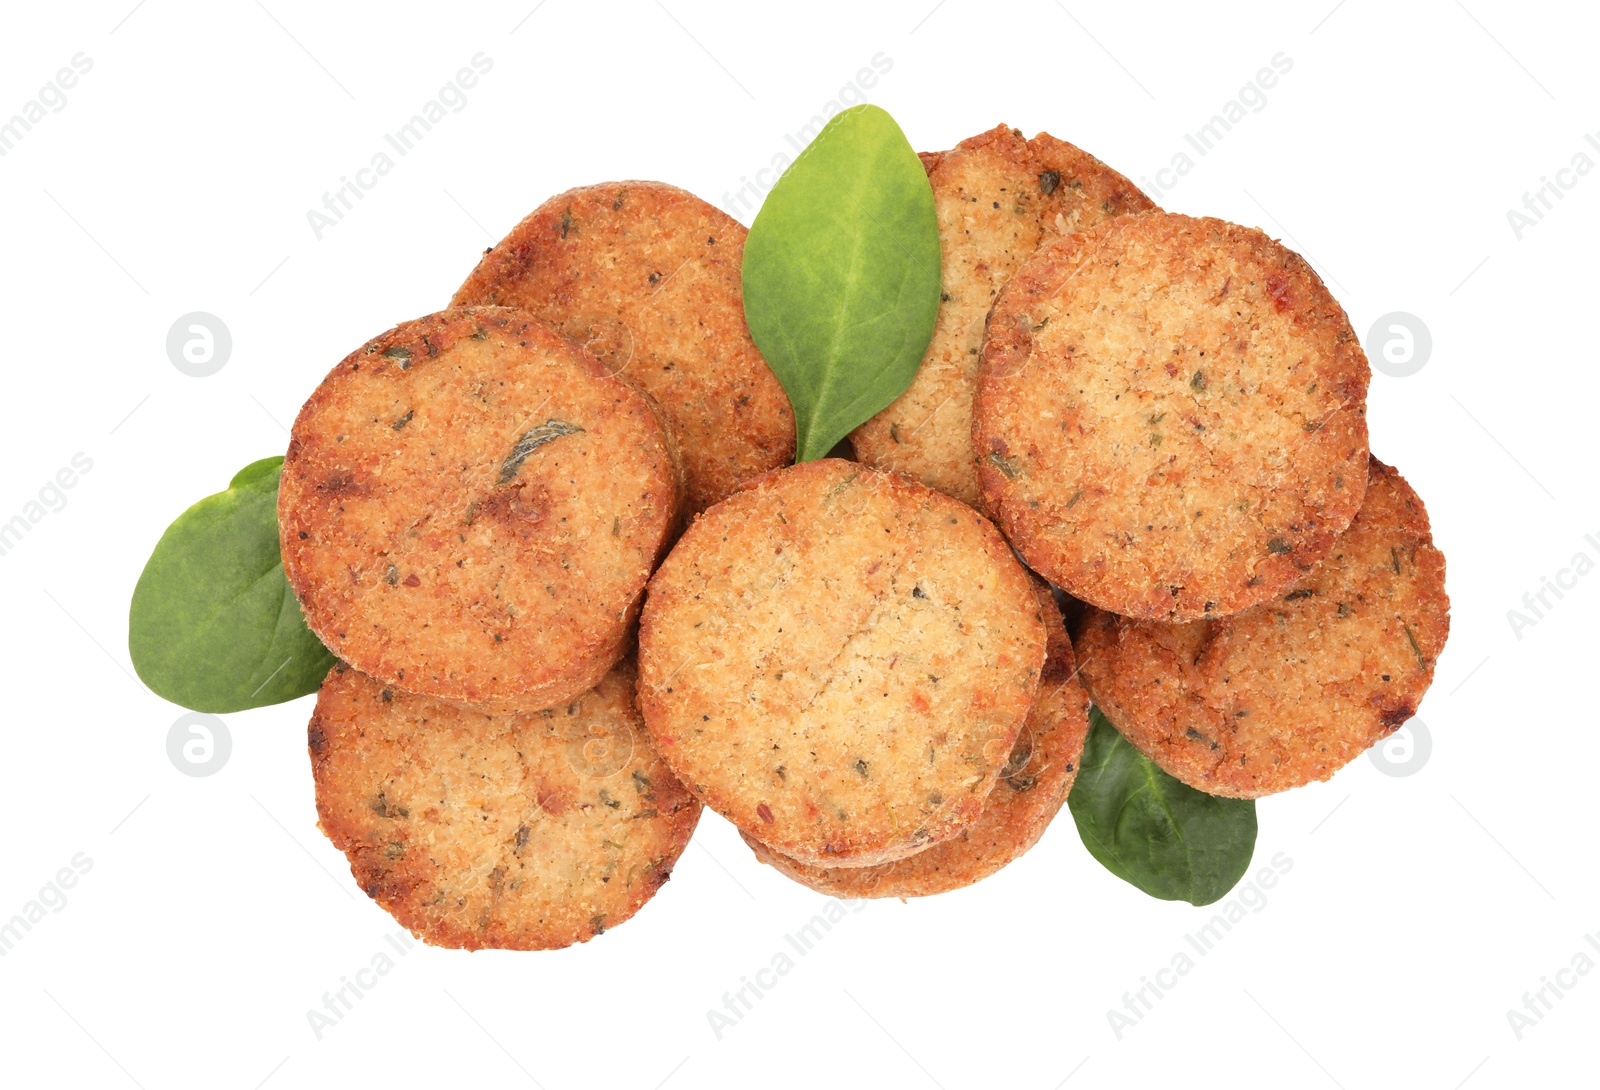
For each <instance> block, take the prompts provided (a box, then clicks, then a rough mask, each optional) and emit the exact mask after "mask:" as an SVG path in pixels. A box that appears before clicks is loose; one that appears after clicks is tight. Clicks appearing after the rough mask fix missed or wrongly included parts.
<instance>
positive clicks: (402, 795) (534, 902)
mask: <svg viewBox="0 0 1600 1090" xmlns="http://www.w3.org/2000/svg"><path fill="white" fill-rule="evenodd" d="M634 678H635V672H634V665H633V660H632V658H631V657H630V658H627V659H624V660H623V661H622V662H620V663H618V664H617V666H616V668H615V669H614V670H612V671H611V672H610V673H609V674H607V675H606V676H605V678H604V679H602V680H601V682H600V684H599V685H598V686H596V687H595V688H594V689H592V690H591V691H589V692H587V693H584V694H583V695H582V696H579V697H578V698H577V699H575V700H573V701H571V702H570V703H568V704H565V705H563V706H562V707H559V708H551V709H549V710H546V711H542V712H534V713H532V714H521V713H518V714H511V715H499V716H494V715H485V714H483V713H482V712H475V711H468V710H466V709H463V708H458V707H456V706H454V705H451V704H446V703H444V702H442V701H438V700H434V699H432V698H430V697H425V696H414V695H411V694H409V693H403V692H400V691H399V690H396V689H389V688H387V687H385V686H384V685H383V683H382V682H380V681H377V680H375V679H373V678H371V677H368V676H367V675H366V674H363V673H361V672H359V671H357V670H354V669H351V668H349V667H347V666H345V665H344V664H342V663H341V664H339V665H338V666H335V667H334V669H333V670H332V671H331V672H329V674H328V677H327V679H326V680H325V681H323V683H322V689H321V690H320V691H319V692H318V693H317V707H316V711H315V712H314V713H313V714H312V717H311V726H310V728H309V730H308V740H309V745H310V750H311V771H312V774H313V776H314V777H315V780H316V786H317V819H318V823H319V824H320V825H321V827H322V831H323V832H324V833H326V834H327V836H328V839H329V840H331V841H333V844H334V846H335V847H336V848H338V849H339V850H340V851H342V852H344V854H345V855H346V857H348V858H349V860H350V873H351V874H353V875H354V876H355V879H356V882H357V883H359V884H360V886H361V888H362V889H363V890H364V891H366V894H367V896H369V897H371V898H372V899H373V900H375V901H377V902H378V903H379V904H380V905H382V906H383V908H384V910H385V911H387V912H388V913H389V914H390V915H392V916H393V917H394V918H395V919H396V920H399V921H400V922H401V923H402V924H404V925H405V926H406V927H407V928H409V929H410V930H411V931H412V932H413V933H414V934H416V935H417V936H418V937H420V938H422V939H423V940H425V941H427V942H429V943H432V944H433V945H435V946H448V947H454V948H457V949H463V950H479V949H484V948H498V949H508V950H550V949H555V948H556V947H561V946H571V945H572V944H573V943H577V942H587V941H588V940H589V939H591V938H593V937H594V936H595V935H598V934H600V933H601V932H602V931H607V930H610V929H611V928H613V927H615V926H617V925H618V924H620V923H622V922H623V921H624V920H627V919H628V918H629V917H630V916H632V915H633V914H634V913H635V912H637V911H639V908H640V906H641V905H643V904H644V903H645V902H646V901H648V900H649V899H650V898H651V897H653V896H654V895H655V892H656V890H658V889H660V888H661V885H662V883H663V882H665V881H666V880H667V878H668V877H669V876H670V875H671V873H672V866H673V863H674V862H676V860H677V858H678V856H679V855H681V854H682V853H683V849H684V848H685V847H686V846H687V845H688V843H689V836H690V834H691V833H693V832H694V826H695V822H696V821H698V820H699V817H700V804H699V803H698V802H696V801H695V799H694V797H693V796H692V795H690V794H689V793H688V792H687V791H685V790H684V789H683V786H682V785H681V784H680V783H678V781H677V780H675V779H674V778H673V777H672V773H671V772H669V771H668V770H667V767H666V766H665V765H664V764H662V763H661V758H660V757H658V756H657V755H656V752H655V750H654V748H652V746H651V745H650V739H649V737H648V736H647V735H646V734H645V732H644V725H643V723H642V722H641V721H640V719H639V713H638V711H637V710H636V709H635V707H634V699H633V688H634Z"/></svg>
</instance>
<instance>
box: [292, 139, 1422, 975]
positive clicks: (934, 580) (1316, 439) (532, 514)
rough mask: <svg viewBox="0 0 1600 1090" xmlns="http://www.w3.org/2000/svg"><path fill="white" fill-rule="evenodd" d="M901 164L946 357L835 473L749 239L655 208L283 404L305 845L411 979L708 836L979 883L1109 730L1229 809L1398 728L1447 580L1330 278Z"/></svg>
mask: <svg viewBox="0 0 1600 1090" xmlns="http://www.w3.org/2000/svg"><path fill="white" fill-rule="evenodd" d="M922 158H923V163H924V165H925V167H926V169H927V173H928V179H929V183H930V185H931V186H932V189H933V193H934V197H935V204H936V208H937V215H938V221H939V231H940V239H941V248H942V259H943V295H942V302H941V305H940V312H939V316H938V321H937V326H936V329H935V332H934V335H933V339H932V343H931V344H930V345H929V347H928V350H927V353H926V355H925V357H924V359H923V362H922V365H921V369H920V371H919V372H918V374H917V375H916V377H915V379H914V381H913V382H912V383H911V385H910V387H909V388H908V389H907V390H906V391H905V392H904V394H903V395H901V396H900V397H899V398H898V400H896V401H894V402H893V403H892V404H891V405H889V406H888V407H887V408H885V409H884V410H883V411H881V412H879V413H878V414H877V415H875V416H873V417H872V418H871V419H870V420H866V421H864V422H862V423H861V425H860V426H859V427H858V428H857V429H856V430H855V431H854V433H853V434H852V436H851V447H852V448H853V457H830V458H826V459H822V460H820V461H814V462H807V463H804V464H800V465H795V464H793V462H794V454H795V422H794V415H793V412H792V410H791V407H790V403H789V400H788V398H787V397H786V395H785V393H784V389H783V387H782V385H781V384H780V383H779V381H778V379H777V378H776V377H775V376H774V374H773V372H772V371H771V370H770V369H769V368H768V367H767V365H766V362H765V361H764V360H763V359H762V356H761V353H760V352H759V351H758V349H757V347H756V345H755V343H754V342H753V341H752V339H751V336H750V333H749V331H748V329H747V327H746V324H745V318H744V310H743V299H742V295H741V270H740V262H741V255H742V251H743V247H744V240H745V234H746V232H745V229H744V228H743V227H742V226H740V225H739V224H738V223H737V222H735V221H734V220H732V219H730V218H729V217H728V216H726V215H725V214H723V213H722V212H720V211H718V210H717V209H715V208H713V207H712V206H710V205H708V204H706V203H705V202H703V201H701V200H699V199H698V198H696V197H694V196H692V195H690V194H688V193H685V192H683V191H682V190H679V189H676V188H674V187H672V186H668V185H664V184H661V183H656V182H619V183H613V184H604V185H594V186H588V187H584V188H581V189H575V190H572V191H570V192H568V193H564V194H561V195H560V196H557V197H554V198H552V199H551V200H549V201H547V202H546V203H545V204H544V205H542V206H541V207H539V208H538V209H537V210H535V211H534V212H533V213H532V214H531V215H530V216H528V217H527V219H525V220H524V221H523V222H522V223H520V224H519V225H518V226H517V227H516V228H515V229H514V230H513V231H512V232H511V233H510V235H508V236H507V237H506V238H505V239H504V240H503V241H502V242H500V243H499V244H498V245H497V246H495V247H493V248H492V249H491V250H489V251H487V252H486V253H485V254H484V256H483V257H482V259H481V261H480V262H479V263H478V266H477V267H476V268H475V269H474V270H473V271H472V273H471V275H470V276H469V277H468V278H467V280H466V282H465V283H464V284H463V285H462V286H461V288H460V289H459V290H458V291H457V292H456V293H455V296H454V298H453V299H452V300H451V301H450V306H449V307H448V308H446V309H444V310H442V311H440V312H438V313H436V314H431V315H428V316H426V317H422V318H418V319H416V320H414V321H409V322H405V323H403V324H401V325H399V326H397V327H395V328H394V329H391V330H389V331H388V332H386V333H382V334H380V335H379V336H377V337H375V338H373V339H372V340H371V341H369V342H367V343H366V344H364V345H362V346H361V347H360V348H358V349H357V350H356V351H354V352H352V353H351V354H350V355H349V356H347V357H346V358H345V359H344V360H342V361H341V362H339V363H338V364H337V366H335V367H334V368H333V370H332V371H330V372H329V373H328V375H327V377H326V378H325V379H324V380H323V382H322V384H321V385H320V386H319V387H318V388H317V390H316V391H315V392H314V393H313V394H312V396H311V398H310V400H308V401H307V402H306V404H305V406H304V408H303V409H302V410H301V412H300V414H299V417H298V418H297V419H296V421H295V425H294V429H293V434H292V439H291V442H290V446H289V450H288V453H287V456H286V459H285V462H284V466H283V473H282V479H281V485H280V492H279V526H280V533H281V545H282V554H283V562H284V567H285V571H286V573H287V576H288V579H289V582H290V585H291V587H292V588H293V591H294V593H295V595H296V597H297V598H298V599H299V602H300V604H301V606H302V608H303V610H304V614H305V617H306V621H307V623H308V624H309V625H310V627H311V629H312V631H313V632H315V633H316V635H317V636H318V637H319V638H320V639H321V640H322V641H323V642H324V643H325V644H326V645H327V646H328V647H329V648H330V649H331V650H332V651H333V652H334V654H335V655H337V656H338V659H339V663H338V665H337V666H336V667H335V668H334V669H333V671H332V672H331V673H330V674H329V675H328V677H327V679H326V681H325V682H324V684H323V686H322V688H321V691H320V692H319V694H318V697H317V703H316V710H315V713H314V715H313V717H312V720H311V724H310V728H309V732H308V739H309V748H310V755H311V764H312V770H313V773H314V776H315V781H316V798H317V811H318V816H319V820H320V824H321V827H322V829H323V830H324V832H325V833H326V834H327V836H328V837H329V838H330V839H331V840H332V841H333V843H334V844H335V845H337V846H338V848H340V849H341V850H342V851H344V852H345V854H346V855H347V856H348V858H349V860H350V867H351V871H352V874H353V875H354V877H355V879H356V881H357V882H358V883H359V884H360V885H361V887H362V889H364V890H365V891H366V892H367V894H368V895H369V896H371V897H372V898H373V899H375V900H376V901H377V902H378V903H379V904H380V905H382V906H383V907H384V908H385V909H386V910H387V911H389V912H390V913H391V914H392V915H393V916H394V917H395V918H396V919H397V920H398V921H399V922H400V923H402V924H403V925H405V926H406V927H407V928H409V929H411V930H412V931H413V932H415V933H416V934H418V935H419V936H421V937H422V938H424V939H426V940H427V941H429V942H432V943H435V944H438V945H441V946H449V947H457V948H465V949H479V948H486V947H497V948H512V949H549V948H555V947H562V946H567V945H571V944H573V943H579V942H584V941H587V940H588V939H590V938H591V937H593V936H595V935H598V934H600V933H602V932H603V931H606V930H608V929H610V928H612V927H615V926H616V925H618V924H620V923H623V922H624V921H626V920H628V919H629V918H630V917H631V916H632V915H633V914H634V913H635V912H637V911H638V910H639V909H640V907H641V906H642V905H643V904H644V903H645V902H646V901H647V900H649V899H650V898H651V897H652V896H653V895H654V894H655V892H656V891H657V890H658V889H659V888H660V887H661V886H662V884H663V883H664V882H665V881H666V880H667V878H668V876H669V875H670V873H671V871H672V868H673V865H674V863H675V862H676V860H677V859H678V857H679V855H681V854H682V852H683V850H684V848H685V847H686V846H687V844H688V841H689V838H690V836H691V835H692V834H693V832H694V828H695V825H696V823H697V821H698V819H699V816H700V811H701V808H702V807H703V806H710V807H711V808H713V809H714V810H716V811H717V812H718V813H720V814H722V815H723V816H724V817H726V818H727V819H728V820H729V821H731V822H733V823H734V824H735V825H736V826H737V827H738V829H739V831H740V832H741V834H742V835H743V837H744V839H745V840H746V841H747V842H748V844H749V845H750V847H751V849H752V850H753V851H754V853H755V855H756V857H757V858H758V859H760V860H762V861H763V862H765V863H768V864H770V865H771V866H772V867H774V868H775V869H777V870H778V871H780V872H781V873H783V874H785V875H788V876H789V877H791V878H793V879H794V880H796V881H798V882H801V883H803V884H805V885H807V886H809V887H811V888H813V889H816V890H819V891H823V892H825V893H828V894H830V895H833V896H837V897H900V898H906V897H916V896H925V895H929V894H934V893H940V892H945V891H948V890H952V889H957V888H960V887H963V886H966V885H969V884H971V883H973V882H976V881H978V880H980V879H982V878H985V877H987V876H989V875H991V874H993V873H995V872H996V871H998V870H999V869H1000V868H1002V867H1004V866H1005V865H1006V864H1008V863H1010V862H1011V861H1013V860H1015V859H1016V858H1018V857H1019V856H1020V855H1022V854H1023V853H1024V852H1026V851H1027V850H1028V849H1029V848H1030V847H1032V846H1033V845H1034V844H1035V843H1036V842H1037V841H1038V840H1039V838H1040V837H1041V836H1042V834H1043V833H1044V830H1045V829H1046V827H1047V826H1048V825H1049V823H1050V822H1051V820H1052V819H1053V818H1055V817H1056V815H1057V814H1058V813H1059V812H1060V811H1061V809H1062V806H1063V804H1064V802H1065V801H1066V799H1067V796H1068V793H1069V792H1070V791H1071V789H1072V784H1073V778H1074V774H1075V772H1076V770H1077V767H1078V765H1079V763H1080V762H1081V760H1082V755H1083V750H1084V742H1085V737H1086V734H1087V732H1088V711H1089V706H1090V701H1091V700H1092V701H1093V702H1094V704H1095V705H1097V706H1098V707H1099V708H1100V709H1101V710H1102V711H1103V712H1104V714H1105V715H1106V717H1107V718H1108V719H1109V721H1110V722H1111V723H1112V724H1113V725H1114V726H1115V727H1116V728H1117V729H1118V730H1119V731H1120V732H1121V733H1122V734H1123V735H1124V736H1125V737H1126V738H1127V739H1128V740H1129V741H1130V742H1131V743H1133V745H1134V746H1136V747H1137V748H1138V749H1139V750H1140V751H1141V752H1142V753H1143V754H1145V755H1146V756H1147V757H1148V758H1149V759H1150V760H1151V761H1153V762H1154V763H1155V764H1156V765H1158V766H1159V767H1160V768H1162V769H1164V770H1166V771H1167V772H1168V773H1170V774H1171V775H1173V776H1175V777H1177V778H1178V779H1179V780H1181V781H1182V782H1184V783H1186V784H1188V785H1190V786H1192V787H1195V788H1197V789H1199V790H1201V791H1205V792H1209V793H1211V794H1215V795H1223V796H1231V797H1237V798H1256V797H1260V796H1263V795H1268V794H1271V793H1274V792H1278V791H1284V790H1287V789H1289V788H1292V787H1296V786H1299V785H1302V784H1306V783H1309V782H1312V781H1315V780H1322V779H1326V778H1328V777H1329V776H1331V775H1332V774H1333V773H1334V772H1335V771H1337V770H1338V769H1339V768H1340V767H1342V766H1343V765H1344V764H1346V763H1347V762H1349V761H1350V760H1352V759H1353V758H1354V757H1356V756H1357V755H1359V754H1360V753H1361V752H1363V751H1364V750H1366V749H1367V748H1368V747H1370V746H1371V745H1373V744H1374V743H1375V742H1377V741H1379V740H1381V739H1383V738H1385V737H1387V736H1388V735H1389V734H1391V733H1392V732H1394V731H1395V730H1396V729H1398V728H1399V727H1400V726H1401V725H1402V724H1403V723H1405V722H1406V720H1407V719H1408V718H1410V717H1411V716H1412V714H1413V713H1414V711H1415V709H1416V707H1417V704H1418V702H1419V701H1420V700H1421V698H1422V696H1423V693H1424V692H1425V691H1426V690H1427V688H1428V686H1429V684H1430V682H1431V681H1432V677H1433V672H1434V663H1435V661H1436V659H1437V657H1438V655H1439V653H1440V651H1441V650H1442V648H1443V646H1444V643H1445V639H1446V635H1447V633H1448V629H1449V602H1448V598H1447V596H1446V594H1445V587H1444V559H1443V557H1442V555H1441V554H1440V552H1439V551H1438V549H1437V548H1435V547H1434V544H1433V541H1432V538H1431V536H1430V532H1429V524H1428V517H1427V513H1426V511H1425V510H1424V508H1423V505H1422V501H1421V500H1420V499H1419V498H1418V496H1417V494H1416V493H1415V492H1414V491H1413V490H1412V489H1411V487H1410V486H1409V485H1408V484H1407V483H1406V482H1405V480H1404V479H1403V478H1402V477H1401V476H1400V474H1399V473H1398V472H1396V471H1395V470H1394V469H1392V468H1390V467H1389V466H1387V465H1385V464H1383V463H1382V462H1380V461H1378V460H1377V459H1376V458H1374V457H1373V456H1372V455H1371V453H1370V452H1369V450H1368V437H1367V423H1366V412H1365V403H1366V394H1367V385H1368V379H1369V371H1368V366H1367V361H1366V358H1365V356H1364V354H1363V352H1362V349H1361V346H1360V343H1359V342H1358V340H1357V338H1356V337H1355V335H1354V333H1353V332H1352V331H1351V328H1350V323H1349V320H1348V318H1347V317H1346V315H1345V313H1344V311H1343V310H1342V309H1341V308H1340V306H1339V304H1338V303H1337V302H1336V301H1335V300H1334V299H1333V298H1332V297H1331V296H1330V295H1329V293H1328V291H1327V289H1326V288H1325V287H1324V285H1323V283H1322V281H1321V280H1320V279H1319V278H1318V277H1317V275H1316V274H1315V273H1314V272H1313V271H1312V269H1311V268H1310V267H1309V266H1308V265H1307V263H1306V262H1305V261H1304V260H1302V259H1301V258H1300V257H1299V256H1298V255H1296V254H1295V253H1293V252H1291V251H1289V250H1288V249H1286V248H1284V247H1283V246H1281V245H1280V244H1279V243H1277V242H1275V241H1273V240H1272V239H1271V238H1269V237H1267V236H1266V235H1264V234H1262V233H1261V232H1260V231H1257V230H1254V229H1251V228H1247V227H1241V226H1238V225H1235V224H1230V223H1225V222H1222V221H1219V220H1213V219H1202V218H1192V217H1189V216H1183V215H1177V214H1170V213H1166V212H1164V211H1162V210H1161V209H1159V208H1157V207H1156V206H1155V205H1154V204H1153V203H1152V202H1151V201H1150V200H1149V199H1148V198H1147V197H1146V196H1145V195H1144V194H1143V193H1141V192H1140V191H1139V190H1138V189H1137V188H1136V187H1135V186H1134V185H1132V184H1131V183H1130V182H1129V181H1128V180H1127V179H1126V178H1125V177H1123V176H1122V175H1121V174H1119V173H1117V172H1116V171H1114V170H1112V169H1110V168H1109V167H1107V166H1106V165H1104V164H1103V163H1101V162H1100V161H1099V160H1097V159H1095V158H1094V157H1093V156H1091V155H1088V154H1087V153H1085V152H1083V151H1081V150H1079V149H1078V148H1076V147H1074V146H1072V145H1071V144H1068V143H1065V142H1064V141H1061V140H1057V139H1055V138H1053V137H1050V136H1048V135H1040V136H1037V137H1034V138H1033V139H1031V140H1030V139H1025V138H1024V137H1023V136H1022V134H1021V133H1020V132H1018V131H1016V130H1013V129H1009V128H1006V127H1004V126H1002V127H999V128H996V129H994V130H992V131H989V132H986V133H983V134H981V135H979V136H976V137H973V138H971V139H969V140H966V141H964V142H962V143H961V144H960V145H958V146H957V147H955V148H954V149H952V150H950V151H947V152H943V153H940V154H930V155H924V156H923V157H922Z"/></svg>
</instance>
